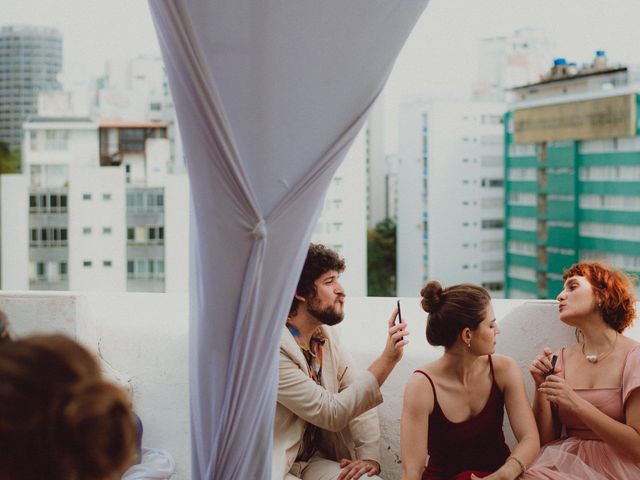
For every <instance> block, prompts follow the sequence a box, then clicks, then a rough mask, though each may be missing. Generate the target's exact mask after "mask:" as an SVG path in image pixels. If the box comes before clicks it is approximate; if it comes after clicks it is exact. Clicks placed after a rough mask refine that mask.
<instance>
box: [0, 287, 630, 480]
mask: <svg viewBox="0 0 640 480" xmlns="http://www.w3.org/2000/svg"><path fill="white" fill-rule="evenodd" d="M401 302H402V311H403V319H405V320H406V321H407V322H408V324H409V331H410V332H411V336H410V337H409V338H410V343H409V345H408V346H407V348H406V352H405V357H404V358H403V360H402V362H401V363H400V364H399V365H398V367H397V368H396V369H395V370H394V372H393V373H392V374H391V376H390V377H389V379H388V380H387V382H386V383H385V385H384V386H383V388H382V392H383V395H384V397H385V401H384V403H383V404H382V405H381V406H380V407H378V413H379V415H380V419H381V429H382V435H383V478H386V479H389V480H391V479H396V478H399V477H400V465H399V461H400V413H401V410H402V397H403V390H404V385H405V383H406V381H407V379H408V378H409V375H411V372H413V370H415V369H416V368H417V367H419V366H420V365H422V364H424V363H426V362H428V361H431V360H434V359H435V358H437V357H438V356H439V355H440V354H441V350H440V349H437V348H433V347H431V346H429V345H428V344H427V342H426V340H425V336H424V331H425V324H426V314H425V313H424V312H423V311H422V310H421V309H420V307H419V301H418V299H417V298H403V299H401ZM394 307H395V298H375V297H369V298H362V297H360V298H349V299H348V301H347V303H346V318H345V321H344V322H343V323H342V324H341V325H339V326H338V327H337V328H338V329H339V331H340V337H341V339H342V342H343V344H344V345H345V346H347V347H348V349H349V350H350V351H351V354H352V356H353V358H354V361H355V362H356V363H357V364H359V365H360V366H361V367H362V369H363V370H364V369H365V368H366V367H367V366H368V365H369V363H370V362H371V361H372V360H373V359H374V358H375V357H376V356H377V355H378V354H379V353H380V352H381V351H382V348H383V346H384V342H385V338H386V330H387V327H386V324H387V320H388V318H389V315H390V314H391V312H392V310H393V308H394ZM0 308H1V309H3V310H4V311H5V312H6V313H7V315H8V316H9V319H10V321H11V323H12V328H13V330H14V332H15V333H16V334H17V335H19V336H20V335H26V334H29V333H33V332H64V333H66V334H68V335H70V336H72V337H74V338H76V339H77V340H78V341H80V342H82V343H83V344H84V345H86V346H87V347H88V348H90V349H91V350H93V351H94V352H95V353H96V354H97V355H98V356H99V358H100V359H101V361H102V364H103V366H104V368H105V371H106V372H107V374H108V375H110V376H111V377H112V378H113V379H114V380H116V381H118V382H119V383H120V384H122V385H124V386H126V387H127V388H128V389H129V391H130V392H131V394H132V397H133V400H134V403H135V407H136V411H137V412H138V413H139V415H140V416H141V418H142V420H143V422H144V426H145V434H144V445H145V446H148V447H153V448H160V449H163V450H166V451H168V452H169V453H171V455H172V456H173V457H174V459H175V461H176V464H177V469H178V474H179V476H180V478H183V479H188V478H190V470H191V466H190V436H189V386H188V345H187V332H188V316H189V315H188V296H187V295H186V294H144V293H82V294H75V293H73V292H60V293H51V292H2V293H1V294H0ZM494 309H495V311H496V317H497V318H498V322H499V325H500V329H501V331H502V333H501V334H500V336H499V337H498V347H497V351H498V353H503V354H506V355H510V356H511V357H513V358H515V359H516V361H517V362H518V364H519V365H520V367H521V368H522V370H523V373H524V378H525V382H527V387H528V389H529V393H531V390H532V382H531V381H530V379H529V375H528V374H527V373H526V371H527V365H528V364H529V362H530V361H531V359H532V358H533V357H534V356H535V355H536V354H537V353H538V352H539V351H541V349H542V348H543V347H545V346H549V347H551V348H554V349H555V348H558V347H560V346H561V345H564V344H568V343H571V342H573V341H575V340H574V337H573V331H572V329H570V328H568V327H567V326H565V325H563V324H562V323H561V322H560V321H559V320H558V314H557V307H556V303H555V302H551V301H525V300H496V301H495V302H494ZM627 335H629V336H631V337H632V338H635V339H640V328H639V327H637V326H636V327H634V328H632V329H630V330H629V331H628V332H627ZM505 433H506V434H507V438H508V440H509V441H510V442H513V435H512V434H511V430H510V429H509V428H506V430H505Z"/></svg>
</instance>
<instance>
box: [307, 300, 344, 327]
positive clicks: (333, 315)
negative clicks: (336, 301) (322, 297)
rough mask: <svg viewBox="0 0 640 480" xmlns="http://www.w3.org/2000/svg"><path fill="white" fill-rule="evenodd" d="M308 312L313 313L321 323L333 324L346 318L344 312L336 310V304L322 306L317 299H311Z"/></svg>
mask: <svg viewBox="0 0 640 480" xmlns="http://www.w3.org/2000/svg"><path fill="white" fill-rule="evenodd" d="M307 312H309V313H310V314H311V315H313V316H314V317H315V318H316V319H317V320H318V321H319V322H320V323H323V324H324V325H328V326H330V327H331V326H333V325H337V324H339V323H340V322H341V321H342V320H343V319H344V313H343V312H338V311H336V308H335V305H329V306H328V307H326V308H320V306H319V305H318V302H317V300H316V299H311V300H310V301H309V302H308V304H307Z"/></svg>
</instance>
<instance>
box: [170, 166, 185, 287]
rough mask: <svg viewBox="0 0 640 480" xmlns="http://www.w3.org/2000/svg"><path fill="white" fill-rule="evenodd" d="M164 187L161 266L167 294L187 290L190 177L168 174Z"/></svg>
mask: <svg viewBox="0 0 640 480" xmlns="http://www.w3.org/2000/svg"><path fill="white" fill-rule="evenodd" d="M165 182H166V183H165V188H164V198H165V200H164V268H165V291H166V292H167V293H174V292H188V291H189V216H190V215H189V199H190V198H191V196H190V194H189V178H188V177H187V175H181V174H176V175H167V176H166V177H165Z"/></svg>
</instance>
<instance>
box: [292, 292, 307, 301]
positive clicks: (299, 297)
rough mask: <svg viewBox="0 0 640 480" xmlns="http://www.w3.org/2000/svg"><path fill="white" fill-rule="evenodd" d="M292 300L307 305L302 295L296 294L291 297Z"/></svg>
mask: <svg viewBox="0 0 640 480" xmlns="http://www.w3.org/2000/svg"><path fill="white" fill-rule="evenodd" d="M293 298H295V299H296V300H298V301H299V302H302V303H307V299H306V298H304V297H303V296H302V295H298V294H297V293H296V294H295V295H294V296H293Z"/></svg>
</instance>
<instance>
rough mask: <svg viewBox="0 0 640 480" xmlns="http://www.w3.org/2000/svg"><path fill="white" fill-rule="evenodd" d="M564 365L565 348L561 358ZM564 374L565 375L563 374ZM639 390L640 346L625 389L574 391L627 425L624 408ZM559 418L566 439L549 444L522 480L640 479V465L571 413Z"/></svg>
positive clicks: (630, 360) (630, 356)
mask: <svg viewBox="0 0 640 480" xmlns="http://www.w3.org/2000/svg"><path fill="white" fill-rule="evenodd" d="M559 363H560V365H559V366H562V364H563V363H564V349H563V350H562V351H561V353H560V355H559ZM561 375H562V373H561ZM638 387H640V345H638V346H635V347H633V348H632V349H631V350H629V352H628V353H627V358H626V359H625V365H624V370H623V374H622V386H621V387H616V388H592V389H586V388H585V389H579V388H577V389H575V392H576V393H577V394H578V395H580V396H581V397H582V398H584V399H585V400H587V401H588V402H589V403H591V404H593V405H594V406H596V407H597V408H598V409H599V410H600V411H602V412H603V413H606V414H607V415H609V416H610V417H611V418H613V419H615V420H617V421H619V422H622V423H624V422H625V413H624V405H625V402H626V401H627V399H628V398H629V395H630V394H631V393H632V392H633V391H634V390H635V389H636V388H638ZM558 417H559V419H560V421H561V422H562V424H563V425H564V428H565V430H566V432H567V436H566V437H564V438H561V439H560V440H557V441H555V442H552V443H549V444H547V445H546V446H545V447H544V448H543V449H542V451H541V452H540V455H539V456H538V458H537V459H536V461H535V462H534V463H533V465H531V467H530V468H529V469H528V470H527V472H526V473H525V474H524V475H522V476H521V477H520V478H521V479H523V480H534V479H544V480H632V479H639V480H640V464H639V463H634V462H633V461H632V460H631V459H629V458H627V457H625V456H623V455H622V454H620V453H618V452H617V451H616V450H614V449H613V448H612V447H611V446H609V445H608V444H606V443H605V442H603V441H602V440H600V438H599V437H598V436H597V435H596V434H595V433H594V432H592V431H591V430H590V429H589V428H588V427H587V426H586V425H585V424H584V423H582V421H581V420H580V419H579V418H578V417H577V416H575V415H574V414H572V413H571V412H569V411H567V410H566V409H563V408H561V407H559V408H558Z"/></svg>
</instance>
